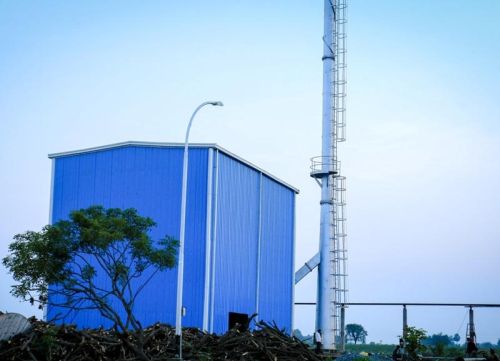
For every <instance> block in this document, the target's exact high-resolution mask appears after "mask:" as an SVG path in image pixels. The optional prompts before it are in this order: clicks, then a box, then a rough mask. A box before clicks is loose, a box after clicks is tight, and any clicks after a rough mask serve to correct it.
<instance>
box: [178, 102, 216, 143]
mask: <svg viewBox="0 0 500 361" xmlns="http://www.w3.org/2000/svg"><path fill="white" fill-rule="evenodd" d="M205 105H213V106H220V107H222V106H224V104H223V103H222V102H221V101H211V102H203V103H201V104H200V105H198V107H197V108H196V109H195V110H194V112H193V115H191V118H190V119H189V124H188V126H187V129H186V138H185V139H184V147H187V145H188V140H189V132H190V131H191V124H192V123H193V119H194V117H195V116H196V113H198V110H200V109H201V108H203V107H204V106H205Z"/></svg>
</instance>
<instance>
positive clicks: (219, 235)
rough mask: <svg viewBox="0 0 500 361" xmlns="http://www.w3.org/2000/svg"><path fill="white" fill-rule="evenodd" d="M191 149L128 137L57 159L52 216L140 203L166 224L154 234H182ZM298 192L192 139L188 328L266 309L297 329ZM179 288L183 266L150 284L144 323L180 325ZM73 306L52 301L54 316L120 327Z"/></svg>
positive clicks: (143, 301) (218, 329) (220, 327)
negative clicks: (63, 306)
mask: <svg viewBox="0 0 500 361" xmlns="http://www.w3.org/2000/svg"><path fill="white" fill-rule="evenodd" d="M183 150H184V149H183V144H178V143H146V142H124V143H118V144H112V145H105V146H101V147H96V148H91V149H84V150H77V151H70V152H64V153H57V154H51V155H49V158H51V159H52V189H51V201H50V202H51V204H50V207H51V216H50V217H51V222H52V223H55V222H57V221H59V220H62V219H66V218H67V217H68V215H69V213H70V212H71V211H73V210H77V209H82V208H87V207H89V206H92V205H102V206H104V207H105V208H122V209H124V208H135V209H137V210H138V212H139V214H140V215H142V216H148V217H151V218H152V219H153V220H154V221H155V222H156V223H157V227H156V228H155V229H154V230H153V232H152V234H151V236H152V237H153V239H160V238H162V237H164V236H165V235H169V236H172V237H174V238H176V239H179V228H180V208H181V183H182V163H183ZM297 193H298V190H297V189H295V188H294V187H292V186H290V185H288V184H287V183H285V182H283V181H281V180H280V179H278V178H276V177H274V176H272V175H271V174H269V173H268V172H266V171H264V170H262V169H260V168H258V167H256V166H254V165H253V164H251V163H249V162H248V161H246V160H244V159H242V158H240V157H238V156H236V155H234V154H232V153H230V152H229V151H227V150H225V149H223V148H221V147H220V146H218V145H215V144H191V145H190V148H189V176H188V193H187V218H186V236H185V258H184V267H185V268H184V285H183V288H184V293H183V298H184V302H183V304H184V306H185V307H186V315H185V317H184V318H183V326H186V327H189V326H191V327H198V328H201V329H204V330H207V331H209V332H215V333H223V332H225V331H227V329H228V321H229V320H228V315H229V313H230V312H235V313H243V314H248V315H252V314H253V313H257V314H258V318H259V319H261V320H266V321H271V322H272V321H274V322H276V324H277V325H278V326H279V327H284V328H286V329H287V330H288V331H289V332H291V330H292V316H293V287H294V241H295V195H296V194H297ZM98 277H104V275H98ZM176 291H177V268H174V269H171V270H167V271H164V272H161V273H159V274H157V275H156V276H155V277H154V278H153V279H152V280H151V282H150V283H148V285H147V286H146V287H145V289H144V290H143V291H142V292H141V293H140V295H139V297H138V299H137V301H136V304H135V314H136V315H137V317H138V319H139V321H140V322H141V323H142V325H143V326H148V325H151V324H153V323H155V322H158V321H159V322H162V323H167V324H170V325H175V310H176ZM49 302H50V292H49ZM66 312H67V310H63V309H59V308H58V307H55V306H50V305H49V306H48V308H47V319H48V320H50V319H54V318H55V317H56V316H57V315H65V316H64V317H63V318H60V319H58V320H57V322H59V323H75V324H76V325H78V326H79V327H89V328H93V327H99V326H101V325H102V326H104V327H109V326H111V324H110V323H109V322H108V321H107V320H105V319H103V318H102V317H101V316H100V314H99V312H97V311H95V310H81V311H78V312H76V311H73V312H70V313H69V314H65V313H66Z"/></svg>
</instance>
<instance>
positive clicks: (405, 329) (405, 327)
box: [403, 305, 408, 343]
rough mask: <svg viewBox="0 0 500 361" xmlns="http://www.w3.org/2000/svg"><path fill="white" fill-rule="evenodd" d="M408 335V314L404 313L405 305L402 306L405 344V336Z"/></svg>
mask: <svg viewBox="0 0 500 361" xmlns="http://www.w3.org/2000/svg"><path fill="white" fill-rule="evenodd" d="M407 333H408V312H407V311H406V305H403V340H404V341H405V343H406V336H407Z"/></svg>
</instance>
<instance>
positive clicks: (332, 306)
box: [311, 0, 347, 350]
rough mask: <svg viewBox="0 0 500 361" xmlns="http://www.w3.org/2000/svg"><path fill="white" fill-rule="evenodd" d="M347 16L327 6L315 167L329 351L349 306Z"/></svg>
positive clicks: (342, 1)
mask: <svg viewBox="0 0 500 361" xmlns="http://www.w3.org/2000/svg"><path fill="white" fill-rule="evenodd" d="M346 15H347V1H346V0H325V3H324V35H323V43H324V45H323V58H322V60H323V135H322V155H321V156H320V157H314V158H312V165H311V176H312V177H314V178H315V179H316V181H317V182H318V184H319V185H320V186H321V201H320V206H321V218H320V247H319V253H320V263H319V266H318V295H317V305H316V329H321V331H322V334H323V346H324V348H325V349H326V350H335V349H336V345H337V342H338V340H339V339H338V338H339V335H340V327H341V326H340V307H341V304H342V303H344V302H347V299H346V298H347V249H346V233H345V217H344V206H345V177H342V176H341V173H340V161H339V160H338V156H337V146H338V143H339V142H343V141H345V97H346V92H345V87H346V77H345V72H346V63H345V55H346V48H345V42H346V35H345V26H346Z"/></svg>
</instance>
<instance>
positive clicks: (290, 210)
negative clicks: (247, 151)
mask: <svg viewBox="0 0 500 361" xmlns="http://www.w3.org/2000/svg"><path fill="white" fill-rule="evenodd" d="M294 209H295V193H294V192H293V191H291V190H289V189H286V188H284V187H282V186H280V185H279V184H278V183H276V182H275V181H273V180H272V179H269V178H268V177H266V176H263V177H262V206H261V212H262V216H261V219H262V223H261V240H260V250H261V252H260V272H259V274H260V281H259V319H262V320H268V321H275V322H276V324H278V325H279V326H280V327H285V328H286V329H287V331H288V332H291V331H292V330H291V329H290V328H291V327H292V310H293V308H292V307H293V305H292V299H293V275H294V269H293V257H294V255H293V252H294V250H293V246H294V245H293V239H294V232H295V230H294Z"/></svg>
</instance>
